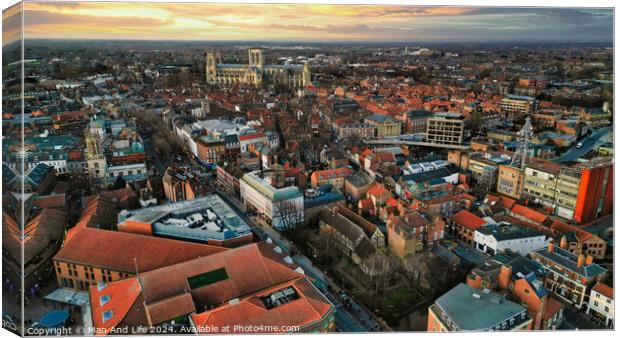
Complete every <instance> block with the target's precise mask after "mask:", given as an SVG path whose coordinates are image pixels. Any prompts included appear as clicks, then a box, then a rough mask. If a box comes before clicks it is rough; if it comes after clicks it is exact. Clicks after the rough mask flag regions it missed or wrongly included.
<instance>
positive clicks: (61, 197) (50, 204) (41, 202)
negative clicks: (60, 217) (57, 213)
mask: <svg viewBox="0 0 620 338" xmlns="http://www.w3.org/2000/svg"><path fill="white" fill-rule="evenodd" d="M32 206H34V207H37V208H40V209H43V208H60V207H64V206H65V194H55V195H46V196H41V197H37V198H35V199H34V200H32Z"/></svg>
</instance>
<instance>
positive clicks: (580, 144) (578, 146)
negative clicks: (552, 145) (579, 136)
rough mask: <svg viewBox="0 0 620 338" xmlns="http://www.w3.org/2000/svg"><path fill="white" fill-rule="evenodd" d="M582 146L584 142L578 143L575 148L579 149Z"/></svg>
mask: <svg viewBox="0 0 620 338" xmlns="http://www.w3.org/2000/svg"><path fill="white" fill-rule="evenodd" d="M581 147H583V143H581V142H579V143H577V146H576V147H575V148H577V149H579V148H581Z"/></svg>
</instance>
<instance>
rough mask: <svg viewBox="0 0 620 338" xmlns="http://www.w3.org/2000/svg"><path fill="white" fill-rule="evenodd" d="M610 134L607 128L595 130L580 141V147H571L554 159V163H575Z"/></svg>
mask: <svg viewBox="0 0 620 338" xmlns="http://www.w3.org/2000/svg"><path fill="white" fill-rule="evenodd" d="M609 132H611V129H610V128H609V127H603V128H601V129H599V130H596V131H594V132H593V133H592V135H590V136H588V137H586V138H584V139H582V140H581V143H582V146H581V147H580V148H577V147H576V146H573V147H572V148H570V150H568V151H567V152H566V153H564V154H563V155H562V156H560V157H557V158H556V159H554V160H553V161H554V162H558V163H562V162H573V161H577V159H578V158H580V157H582V156H584V155H585V154H587V153H588V152H589V151H590V150H592V149H594V147H595V146H596V145H597V143H598V142H599V140H600V139H601V138H602V137H603V136H604V135H605V134H607V133H609Z"/></svg>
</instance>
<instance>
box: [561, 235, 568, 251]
mask: <svg viewBox="0 0 620 338" xmlns="http://www.w3.org/2000/svg"><path fill="white" fill-rule="evenodd" d="M560 248H562V249H565V250H566V248H568V243H567V239H566V236H562V238H561V239H560Z"/></svg>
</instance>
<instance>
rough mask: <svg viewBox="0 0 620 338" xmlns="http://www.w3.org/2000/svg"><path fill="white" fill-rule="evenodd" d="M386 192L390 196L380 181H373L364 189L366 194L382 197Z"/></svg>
mask: <svg viewBox="0 0 620 338" xmlns="http://www.w3.org/2000/svg"><path fill="white" fill-rule="evenodd" d="M386 194H389V195H390V196H391V194H390V191H389V190H387V189H385V187H384V186H383V184H381V183H375V184H374V185H373V186H372V187H370V188H369V189H368V191H366V196H375V197H382V196H384V195H386Z"/></svg>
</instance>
